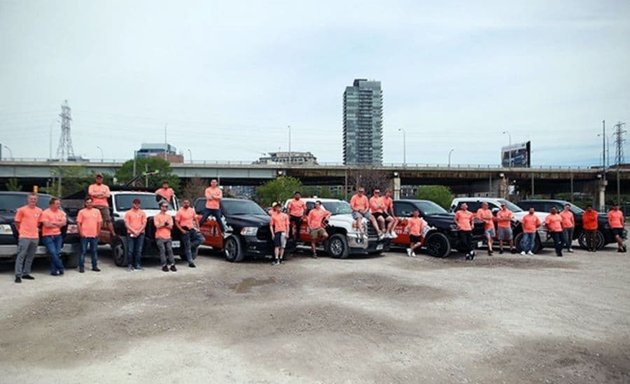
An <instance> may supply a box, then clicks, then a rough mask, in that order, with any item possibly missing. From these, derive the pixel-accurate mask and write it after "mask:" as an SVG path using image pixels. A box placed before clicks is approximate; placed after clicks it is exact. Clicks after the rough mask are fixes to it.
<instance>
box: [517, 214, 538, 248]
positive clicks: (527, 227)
mask: <svg viewBox="0 0 630 384" xmlns="http://www.w3.org/2000/svg"><path fill="white" fill-rule="evenodd" d="M521 225H522V226H523V239H522V240H521V255H523V256H524V255H530V256H532V255H533V254H534V252H533V250H534V245H535V241H536V231H537V230H538V227H540V226H541V225H542V223H541V222H540V219H539V218H538V216H536V211H535V210H534V208H530V209H529V212H528V213H527V215H525V216H523V220H522V222H521Z"/></svg>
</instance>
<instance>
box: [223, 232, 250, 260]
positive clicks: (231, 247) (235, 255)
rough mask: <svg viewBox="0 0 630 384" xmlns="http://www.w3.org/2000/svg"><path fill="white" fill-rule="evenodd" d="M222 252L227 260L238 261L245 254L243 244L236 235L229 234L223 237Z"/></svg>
mask: <svg viewBox="0 0 630 384" xmlns="http://www.w3.org/2000/svg"><path fill="white" fill-rule="evenodd" d="M223 254H224V255H225V259H226V260H227V261H229V262H232V263H238V262H241V261H243V258H244V257H245V254H244V253H243V245H242V244H241V240H240V239H239V238H238V236H236V235H231V236H230V237H228V238H227V239H225V243H224V245H223Z"/></svg>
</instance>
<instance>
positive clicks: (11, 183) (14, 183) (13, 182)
mask: <svg viewBox="0 0 630 384" xmlns="http://www.w3.org/2000/svg"><path fill="white" fill-rule="evenodd" d="M6 186H7V191H13V192H17V191H21V190H22V185H20V183H19V182H18V179H17V178H15V177H13V178H11V179H9V180H8V181H7V185H6Z"/></svg>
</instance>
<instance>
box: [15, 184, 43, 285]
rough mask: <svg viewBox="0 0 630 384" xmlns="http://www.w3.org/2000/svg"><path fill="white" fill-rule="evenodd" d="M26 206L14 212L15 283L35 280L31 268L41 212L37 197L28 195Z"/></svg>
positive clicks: (37, 240) (37, 239) (37, 241)
mask: <svg viewBox="0 0 630 384" xmlns="http://www.w3.org/2000/svg"><path fill="white" fill-rule="evenodd" d="M26 201H27V203H26V205H24V206H22V207H20V208H18V210H17V211H16V212H15V228H16V229H17V231H18V235H19V237H18V247H17V256H16V258H15V282H16V283H21V282H22V279H26V280H35V278H34V277H33V276H31V266H32V265H33V259H34V258H35V251H37V244H38V243H39V218H40V217H41V215H42V212H43V211H42V210H41V208H39V207H38V206H37V195H36V194H31V195H28V197H27V199H26Z"/></svg>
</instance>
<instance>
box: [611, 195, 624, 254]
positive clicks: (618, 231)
mask: <svg viewBox="0 0 630 384" xmlns="http://www.w3.org/2000/svg"><path fill="white" fill-rule="evenodd" d="M624 224H625V218H624V217H623V212H621V211H620V210H619V204H617V203H615V205H613V207H612V209H611V210H610V211H608V225H609V226H610V229H612V232H613V235H614V236H615V241H617V252H625V251H626V245H625V244H624V243H623V237H622V236H623V226H624Z"/></svg>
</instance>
